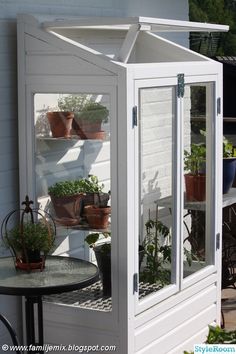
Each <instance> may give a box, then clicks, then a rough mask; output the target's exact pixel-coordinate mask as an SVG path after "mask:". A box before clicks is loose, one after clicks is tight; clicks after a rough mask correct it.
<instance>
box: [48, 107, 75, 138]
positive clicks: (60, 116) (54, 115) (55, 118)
mask: <svg viewBox="0 0 236 354" xmlns="http://www.w3.org/2000/svg"><path fill="white" fill-rule="evenodd" d="M47 118H48V121H49V124H50V128H51V132H52V136H53V138H70V137H71V130H72V122H73V119H74V113H72V112H47Z"/></svg>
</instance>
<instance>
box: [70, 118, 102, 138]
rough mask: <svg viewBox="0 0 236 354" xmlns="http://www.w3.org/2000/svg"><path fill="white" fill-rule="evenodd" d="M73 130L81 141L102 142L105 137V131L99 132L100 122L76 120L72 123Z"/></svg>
mask: <svg viewBox="0 0 236 354" xmlns="http://www.w3.org/2000/svg"><path fill="white" fill-rule="evenodd" d="M73 130H74V131H75V132H76V134H77V135H79V137H80V138H81V139H83V140H86V139H93V140H104V139H105V136H106V133H105V131H104V130H101V123H100V122H95V123H92V122H91V123H90V122H87V121H85V120H83V119H78V120H76V121H74V122H73Z"/></svg>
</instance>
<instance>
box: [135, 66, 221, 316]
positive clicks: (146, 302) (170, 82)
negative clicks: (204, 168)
mask: <svg viewBox="0 0 236 354" xmlns="http://www.w3.org/2000/svg"><path fill="white" fill-rule="evenodd" d="M163 75H166V74H165V72H164V74H163ZM176 75H177V73H176ZM217 80H218V76H217V75H214V76H212V75H204V76H197V75H196V76H194V75H192V76H185V84H186V85H187V84H193V83H195V84H197V83H199V84H201V83H210V84H212V85H213V87H212V93H211V98H212V101H211V105H212V109H213V111H212V112H211V121H210V122H209V121H207V126H208V128H207V130H208V134H207V145H208V147H209V148H208V160H209V161H210V162H211V163H210V164H209V165H208V167H209V171H208V173H207V175H208V179H207V184H208V187H207V190H208V195H207V205H206V210H207V212H208V214H209V213H210V214H209V215H208V217H207V220H208V221H209V222H210V224H211V225H209V222H208V224H207V225H206V232H207V233H209V232H210V230H211V234H212V236H211V237H210V238H209V244H208V245H207V249H211V252H210V256H211V260H212V261H211V264H210V265H207V266H206V267H204V268H203V269H202V270H199V271H197V272H196V273H194V274H192V275H191V276H188V277H187V278H185V279H183V278H182V274H183V249H182V248H183V247H182V245H183V226H182V223H181V222H179V220H183V215H182V213H183V189H182V188H183V186H184V184H183V172H182V171H183V99H182V98H181V97H180V98H176V100H177V106H176V125H175V127H174V130H175V131H174V130H173V137H174V139H175V144H176V145H175V148H176V149H175V150H174V151H173V153H174V156H173V161H174V166H173V169H176V171H177V173H176V176H177V179H175V180H173V200H174V203H175V205H174V209H175V213H174V216H173V223H174V224H173V229H174V230H175V232H176V234H177V235H180V239H177V240H176V244H175V245H174V246H175V248H176V250H177V253H174V257H175V258H174V259H175V264H173V265H172V270H174V274H172V275H173V277H174V278H175V279H176V283H175V284H172V285H169V286H168V287H166V288H163V289H161V290H159V291H158V292H157V293H154V294H150V295H149V296H147V297H146V298H144V299H142V300H141V301H139V299H138V293H136V294H135V302H136V310H135V312H136V314H138V313H141V312H143V311H145V310H146V309H147V308H149V307H151V306H153V305H155V304H156V303H158V302H161V301H163V300H165V299H167V297H170V296H171V295H173V294H175V293H177V292H178V291H181V290H183V289H186V288H187V287H189V286H191V285H193V284H195V283H197V282H199V281H200V280H201V279H203V278H205V277H208V276H210V275H211V274H214V272H216V270H217V269H218V270H219V268H218V267H219V259H217V257H215V252H214V250H215V249H216V235H217V233H221V227H222V225H221V224H220V223H219V219H216V218H214V215H216V209H218V206H219V203H221V197H220V191H221V188H219V185H217V181H216V183H214V181H215V177H214V176H215V175H216V171H218V170H217V168H220V166H219V160H218V159H217V158H215V159H212V157H213V156H214V152H215V147H213V150H212V149H211V146H212V145H213V146H214V144H215V143H216V142H219V141H221V140H222V137H220V136H219V134H218V136H217V137H216V134H217V132H216V124H217V121H219V117H217V119H216V112H217V110H216V109H217V107H216V104H217V102H216V101H217V99H216V98H217V97H218V95H217V93H219V94H220V92H219V91H217V88H218V83H217ZM176 84H177V82H176V79H173V78H172V79H171V78H168V77H166V78H163V79H152V80H145V79H144V80H136V81H135V105H136V106H137V107H139V90H140V89H141V88H150V87H163V86H174V87H176ZM176 96H177V95H176ZM138 111H139V110H138ZM218 115H220V114H218ZM138 129H139V125H138V127H136V128H135V130H136V137H135V146H136V157H135V161H136V167H135V170H136V176H138V175H139V174H138V165H139V157H138V155H139V154H140V152H139V149H138V148H137V147H138V146H139V142H138V141H139V138H138ZM174 135H175V136H174ZM219 145H220V144H219V143H217V145H216V149H219ZM217 174H218V173H217ZM180 176H182V177H181V178H180V179H179V177H180ZM139 183H140V182H139V178H136V182H135V185H136V190H135V195H136V196H137V195H139ZM214 195H216V197H214ZM179 196H181V197H179ZM216 201H218V203H216ZM138 203H139V201H138V198H137V197H136V198H135V207H134V208H135V210H136V222H135V225H136V226H135V233H136V235H138V233H139V232H138V220H139V212H138V210H139V208H138ZM209 206H211V207H209ZM137 241H138V240H137V238H136V251H135V252H136V255H137V254H138V242H137ZM135 272H137V273H138V260H137V257H136V260H135Z"/></svg>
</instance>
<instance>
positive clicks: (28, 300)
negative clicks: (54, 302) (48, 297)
mask: <svg viewBox="0 0 236 354" xmlns="http://www.w3.org/2000/svg"><path fill="white" fill-rule="evenodd" d="M35 304H36V305H37V319H38V321H37V324H38V328H37V339H38V341H37V342H36V328H35V308H34V305H35ZM25 319H26V338H27V345H28V346H29V349H30V348H31V349H32V350H29V353H34V354H36V353H40V354H42V353H44V351H43V350H41V349H42V347H43V344H44V340H43V303H42V297H41V296H26V297H25ZM35 347H36V348H37V347H38V348H37V350H35ZM39 349H40V350H39Z"/></svg>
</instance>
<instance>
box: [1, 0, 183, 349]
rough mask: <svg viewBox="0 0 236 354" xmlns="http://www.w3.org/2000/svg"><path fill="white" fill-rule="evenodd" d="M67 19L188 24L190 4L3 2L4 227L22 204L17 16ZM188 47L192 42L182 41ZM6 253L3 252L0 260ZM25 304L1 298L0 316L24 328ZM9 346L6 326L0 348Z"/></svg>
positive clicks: (80, 0) (180, 0) (151, 0)
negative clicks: (143, 19) (162, 20)
mask: <svg viewBox="0 0 236 354" xmlns="http://www.w3.org/2000/svg"><path fill="white" fill-rule="evenodd" d="M17 13H32V14H43V15H58V16H59V17H62V16H69V15H73V16H134V15H142V16H150V17H163V18H176V19H183V20H186V19H188V1H187V0H178V1H173V0H165V1H164V2H163V1H162V0H146V1H143V0H120V1H116V0H97V1H94V0H38V1H34V0H21V1H19V0H0V43H1V45H0V109H1V114H0V162H1V163H0V222H2V219H3V217H4V216H5V215H6V213H8V212H9V211H10V210H12V209H14V208H17V207H18V205H19V197H18V194H19V191H18V146H17V136H18V130H17V58H16V14H17ZM173 38H176V39H177V40H178V41H179V42H181V43H182V44H183V43H184V44H186V45H187V37H186V36H181V39H180V38H179V37H177V36H173V35H172V39H173ZM3 254H6V250H5V249H4V248H0V255H3ZM20 311H21V309H20V301H19V299H18V301H17V300H16V299H14V297H6V296H1V299H0V312H1V313H3V314H5V315H6V316H7V317H8V318H9V319H10V320H11V321H12V322H13V323H14V327H15V328H18V329H19V328H20V321H21V317H20ZM8 341H9V337H8V335H7V334H6V331H5V330H4V329H3V328H2V326H0V344H3V343H5V342H8Z"/></svg>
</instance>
